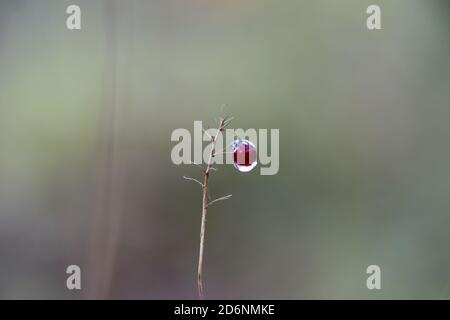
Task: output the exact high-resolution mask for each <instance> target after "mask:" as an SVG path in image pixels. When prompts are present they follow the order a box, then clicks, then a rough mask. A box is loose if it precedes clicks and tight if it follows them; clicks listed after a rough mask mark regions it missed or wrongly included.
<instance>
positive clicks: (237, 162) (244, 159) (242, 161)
mask: <svg viewBox="0 0 450 320" xmlns="http://www.w3.org/2000/svg"><path fill="white" fill-rule="evenodd" d="M232 148H233V164H234V167H235V168H236V169H238V170H239V171H240V172H249V171H251V170H252V169H253V168H254V167H256V164H257V161H256V155H257V154H256V147H255V145H254V144H253V143H251V142H250V141H248V140H241V139H237V140H236V141H234V143H233V144H232Z"/></svg>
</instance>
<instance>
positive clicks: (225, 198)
mask: <svg viewBox="0 0 450 320" xmlns="http://www.w3.org/2000/svg"><path fill="white" fill-rule="evenodd" d="M231 196H232V194H229V195H227V196H224V197H220V198H217V199H214V200H213V201H211V202H208V204H207V205H206V206H207V207H209V206H210V205H212V204H213V203H216V202H218V201H222V200H227V199H230V198H231Z"/></svg>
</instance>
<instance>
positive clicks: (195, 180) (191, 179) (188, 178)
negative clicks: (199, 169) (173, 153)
mask: <svg viewBox="0 0 450 320" xmlns="http://www.w3.org/2000/svg"><path fill="white" fill-rule="evenodd" d="M183 178H184V179H186V180H190V181H194V182H197V183H198V184H199V185H201V186H202V188H203V187H204V185H203V183H201V182H200V181H198V180H197V179H194V178H191V177H186V176H183Z"/></svg>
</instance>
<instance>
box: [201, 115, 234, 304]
mask: <svg viewBox="0 0 450 320" xmlns="http://www.w3.org/2000/svg"><path fill="white" fill-rule="evenodd" d="M227 122H228V123H229V120H227V119H221V120H220V122H219V128H218V129H217V133H216V135H215V136H214V137H211V138H212V144H211V152H210V154H209V158H208V162H207V164H206V169H205V170H204V177H203V186H202V189H203V197H202V221H201V226H200V249H199V255H198V270H197V285H198V296H199V298H200V299H203V298H204V291H203V251H204V247H205V233H206V215H207V213H208V205H211V204H212V203H213V202H216V201H219V200H225V199H228V198H229V197H230V196H231V195H230V196H226V197H222V198H220V199H216V200H213V201H211V202H209V203H208V180H209V173H210V171H211V170H214V169H213V168H212V162H213V160H214V155H215V149H216V142H217V138H218V136H219V134H220V133H221V131H222V130H223V129H224V127H225V126H226V124H227Z"/></svg>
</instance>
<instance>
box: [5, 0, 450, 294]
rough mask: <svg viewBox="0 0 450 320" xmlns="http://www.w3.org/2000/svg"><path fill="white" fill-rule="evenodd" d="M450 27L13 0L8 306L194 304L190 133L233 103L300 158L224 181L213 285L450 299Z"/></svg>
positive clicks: (327, 11) (303, 6) (444, 18)
mask: <svg viewBox="0 0 450 320" xmlns="http://www.w3.org/2000/svg"><path fill="white" fill-rule="evenodd" d="M70 4H77V5H79V6H81V10H82V30H81V31H69V30H67V29H66V25H65V22H66V18H67V14H66V13H65V11H66V8H67V6H68V5H70ZM370 4H379V5H380V6H381V8H382V27H383V29H382V30H380V31H368V30H367V29H366V17H367V15H366V13H365V11H366V8H367V6H368V5H370ZM449 32H450V2H449V1H446V0H430V1H422V0H397V1H381V0H377V1H365V0H343V1H326V0H320V1H317V0H315V1H312V0H310V1H298V0H283V1H275V0H258V1H256V0H254V1H238V0H230V1H219V0H164V1H163V0H160V1H143V0H142V1H138V0H133V1H118V0H108V1H107V0H105V1H100V0H96V1H92V0H76V1H60V0H58V1H57V0H39V1H34V0H33V1H32V0H27V1H25V0H15V1H12V0H11V1H8V0H2V1H1V2H0V298H3V299H18V298H25V299H37V298H44V299H46V298H57V299H82V298H88V299H95V298H98V299H106V298H125V299H132V298H136V299H171V298H181V299H185V298H196V295H197V292H196V290H197V288H196V286H197V283H196V268H197V255H198V240H199V239H198V238H199V235H198V234H199V227H200V204H201V194H200V190H199V188H198V187H197V186H196V185H195V184H193V183H190V182H188V181H184V180H183V179H182V176H183V175H190V176H196V175H198V174H199V173H198V171H197V169H196V168H192V167H191V166H187V165H181V166H175V165H173V164H172V162H171V159H170V151H171V148H172V147H173V146H174V145H175V143H172V142H171V141H170V135H171V133H172V131H173V130H174V129H176V128H187V129H189V130H191V131H192V126H193V121H194V120H203V121H204V122H205V123H206V124H209V125H213V123H214V118H216V117H217V116H218V115H220V110H221V106H222V105H226V107H225V112H226V113H227V114H231V115H233V116H235V117H236V120H235V121H234V123H233V125H234V127H236V128H257V129H258V128H278V129H280V171H279V173H278V174H277V175H274V176H261V175H259V168H258V167H257V169H256V170H254V171H253V172H251V173H249V174H242V173H239V172H238V171H236V170H235V169H234V168H233V167H232V166H230V165H224V166H221V167H220V170H219V172H217V173H216V174H215V175H214V176H213V178H212V180H211V189H212V194H213V195H224V194H228V193H232V194H233V198H232V199H230V200H228V201H226V202H221V203H220V204H217V205H216V206H214V207H213V208H212V209H211V211H210V213H209V217H208V225H207V239H206V248H205V250H206V252H205V275H204V277H205V290H206V295H207V297H208V298H223V299H240V298H247V299H263V298H264V299H266V298H267V299H270V298H274V299H314V298H319V299H347V298H349V299H356V298H368V299H379V298H387V299H400V298H405V299H418V298H424V299H442V298H443V299H447V298H449V297H450V250H449V244H450V232H449V225H450V170H449V164H450V148H449V137H450V63H449V58H450V41H449V39H450V38H449ZM70 264H77V265H79V266H80V267H81V270H82V290H81V291H76V292H74V291H69V290H67V288H66V277H67V275H66V273H65V271H66V267H67V266H68V265H70ZM371 264H377V265H379V266H380V267H381V271H382V280H381V285H382V289H381V290H371V291H370V290H368V289H367V288H366V278H367V274H366V268H367V266H368V265H371Z"/></svg>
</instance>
